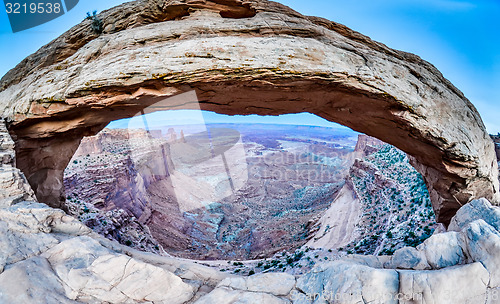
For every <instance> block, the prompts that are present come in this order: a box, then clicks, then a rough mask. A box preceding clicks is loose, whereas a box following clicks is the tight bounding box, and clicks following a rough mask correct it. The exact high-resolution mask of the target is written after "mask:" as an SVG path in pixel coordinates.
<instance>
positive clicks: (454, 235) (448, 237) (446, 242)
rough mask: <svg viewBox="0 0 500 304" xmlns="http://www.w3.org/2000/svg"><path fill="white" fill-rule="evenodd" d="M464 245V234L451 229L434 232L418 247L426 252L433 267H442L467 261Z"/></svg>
mask: <svg viewBox="0 0 500 304" xmlns="http://www.w3.org/2000/svg"><path fill="white" fill-rule="evenodd" d="M462 246H463V238H462V234H460V233H458V232H454V231H450V232H445V233H438V234H433V235H432V236H431V237H430V238H428V239H427V240H425V241H424V242H423V243H422V244H420V245H419V246H418V247H417V249H418V250H419V251H420V252H422V253H423V254H424V256H425V259H426V260H427V263H428V264H429V265H430V266H431V267H432V268H433V269H441V268H444V267H448V266H455V265H458V264H464V263H465V261H466V257H465V254H464V252H463V249H462Z"/></svg>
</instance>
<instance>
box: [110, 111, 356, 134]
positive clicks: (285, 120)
mask: <svg viewBox="0 0 500 304" xmlns="http://www.w3.org/2000/svg"><path fill="white" fill-rule="evenodd" d="M143 117H145V120H146V123H147V125H148V128H149V129H151V130H152V129H155V128H164V127H174V126H177V127H178V126H201V125H209V124H260V125H283V126H286V125H289V126H303V127H320V128H331V129H335V130H339V131H348V132H353V133H359V132H357V131H354V130H352V129H350V128H349V127H346V126H343V125H341V124H339V123H336V122H331V121H328V120H326V119H324V118H321V117H319V116H317V115H314V114H311V113H295V114H283V115H277V116H271V115H266V116H263V115H255V114H252V115H225V114H219V113H215V112H210V111H204V110H168V111H158V112H153V113H149V114H145V115H144V116H143V115H140V116H135V117H131V118H123V119H119V120H115V121H112V122H110V123H109V124H108V125H107V126H106V128H108V129H131V128H132V129H136V128H143V129H144V118H143Z"/></svg>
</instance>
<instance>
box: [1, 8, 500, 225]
mask: <svg viewBox="0 0 500 304" xmlns="http://www.w3.org/2000/svg"><path fill="white" fill-rule="evenodd" d="M99 18H101V19H102V20H103V21H104V29H105V30H104V33H103V34H102V35H100V36H98V35H97V34H95V33H93V32H92V30H91V27H90V21H88V20H86V21H83V22H82V23H81V24H79V25H77V26H75V27H73V28H72V29H70V30H69V31H68V32H66V33H65V34H63V35H62V36H61V37H59V38H57V39H56V40H54V41H52V42H51V43H49V44H48V45H46V46H44V47H42V48H41V49H40V50H39V51H38V52H36V53H35V54H33V55H31V56H29V57H28V58H26V59H25V60H24V61H23V62H21V63H20V64H19V65H18V66H17V67H16V68H14V69H13V70H11V71H9V73H7V74H6V75H5V76H4V77H3V78H2V80H1V81H0V104H1V105H2V109H3V112H2V116H3V117H4V118H5V119H6V120H7V121H8V123H9V130H10V132H11V134H12V135H13V137H14V140H15V141H16V152H17V166H18V167H19V168H20V169H21V170H22V171H23V172H24V173H25V175H26V177H27V178H28V180H29V182H30V184H31V186H32V187H33V188H34V190H35V193H36V195H37V197H38V199H39V200H40V201H42V202H46V203H48V204H49V205H51V206H54V207H60V206H61V201H62V200H63V197H62V194H63V189H62V182H61V180H62V172H63V170H64V168H65V167H66V165H67V163H68V161H69V160H70V158H71V155H72V154H73V153H74V151H75V150H76V148H77V146H78V143H79V141H80V140H81V138H82V136H85V135H90V134H94V133H96V132H98V131H99V130H100V129H102V128H103V127H104V126H105V125H106V124H107V123H108V122H109V121H112V120H115V119H118V118H123V117H128V116H131V115H134V114H135V113H137V112H138V111H140V110H141V109H142V108H144V107H146V106H149V105H150V104H152V103H154V102H155V101H157V100H158V99H159V98H163V97H166V96H174V95H177V94H179V93H183V92H186V91H189V90H192V89H194V90H196V92H197V95H198V97H199V99H200V104H201V107H202V109H205V110H212V111H215V112H219V113H224V114H263V115H277V114H284V113H296V112H311V113H314V114H317V115H319V116H322V117H324V118H326V119H328V120H331V121H335V122H338V123H341V124H343V125H346V126H348V127H351V128H352V129H354V130H357V131H360V132H363V133H366V134H368V135H371V136H374V137H377V138H379V139H382V140H384V141H386V142H388V143H390V144H393V145H395V146H397V147H399V148H400V149H402V150H403V151H405V152H407V153H408V154H409V155H411V156H412V157H413V163H414V165H415V167H416V168H417V169H418V170H419V171H420V172H421V173H422V174H423V175H424V178H425V180H426V183H427V185H428V188H429V191H430V193H431V199H432V202H433V206H434V209H435V212H436V214H437V216H438V220H439V221H440V222H442V223H445V224H447V223H448V222H449V220H450V218H451V217H452V216H453V215H454V214H455V212H456V210H457V209H458V208H459V207H460V206H461V205H463V204H466V203H468V202H469V201H470V200H471V199H473V198H478V197H486V198H488V199H490V200H493V201H494V202H496V201H497V193H498V178H497V175H498V171H497V163H496V158H495V152H494V148H493V143H492V142H491V140H490V138H489V136H488V134H487V132H486V130H485V127H484V125H483V122H482V120H481V118H480V116H479V114H478V112H477V111H476V109H475V108H474V106H473V105H472V104H471V103H470V102H469V101H468V100H467V99H466V98H465V97H464V96H463V94H462V93H461V92H460V91H459V90H458V89H456V88H455V87H454V86H453V85H452V84H451V83H450V82H449V81H447V80H446V79H445V78H444V77H443V76H442V75H441V74H440V73H439V71H438V70H437V69H436V68H435V67H433V66H432V65H431V64H429V63H428V62H426V61H424V60H422V59H420V58H419V57H418V56H415V55H413V54H408V53H404V52H400V51H395V50H392V49H390V48H388V47H386V46H385V45H383V44H381V43H377V42H374V41H372V40H370V39H369V38H368V37H366V36H363V35H361V34H359V33H356V32H354V31H352V30H350V29H348V28H346V27H344V26H342V25H340V24H337V23H334V22H331V21H328V20H324V19H321V18H317V17H307V16H302V15H300V14H299V13H297V12H295V11H293V10H291V9H289V8H287V7H285V6H283V5H280V4H278V3H274V2H268V1H265V0H250V1H239V0H212V1H208V0H203V1H194V0H193V1H191V0H142V1H136V2H131V3H126V4H123V5H121V6H119V7H117V8H114V9H111V10H108V11H105V12H103V13H101V14H99ZM173 108H175V107H173Z"/></svg>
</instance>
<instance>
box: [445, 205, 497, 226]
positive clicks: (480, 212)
mask: <svg viewBox="0 0 500 304" xmlns="http://www.w3.org/2000/svg"><path fill="white" fill-rule="evenodd" d="M478 219H483V220H484V221H485V222H486V223H488V224H489V225H491V226H493V227H494V228H495V229H496V230H499V229H500V208H499V207H495V206H492V205H491V203H490V202H489V201H488V200H487V199H485V198H481V199H477V200H473V201H471V202H470V203H468V204H466V205H464V206H463V207H462V208H460V209H459V210H458V212H457V214H456V215H455V216H454V217H453V218H452V219H451V222H450V226H449V227H448V230H450V231H461V230H462V229H464V228H465V227H466V226H467V225H468V224H470V223H471V222H474V221H475V220H478Z"/></svg>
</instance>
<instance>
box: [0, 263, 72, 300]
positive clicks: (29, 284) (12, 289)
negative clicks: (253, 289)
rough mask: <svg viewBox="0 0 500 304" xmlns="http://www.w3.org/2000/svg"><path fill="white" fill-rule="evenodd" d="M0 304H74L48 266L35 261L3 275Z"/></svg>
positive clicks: (0, 275)
mask: <svg viewBox="0 0 500 304" xmlns="http://www.w3.org/2000/svg"><path fill="white" fill-rule="evenodd" d="M0 303H23V304H40V303H44V304H70V303H72V304H74V303H77V302H75V301H73V300H70V299H68V298H67V297H66V294H65V290H64V287H63V283H62V282H61V280H60V279H59V278H58V277H57V276H56V275H55V274H54V272H53V271H52V268H51V266H50V264H49V262H48V261H47V260H46V259H44V258H41V257H33V258H29V259H27V260H24V261H22V262H19V263H16V264H15V265H13V266H11V267H8V268H7V269H5V271H4V272H3V273H1V274H0Z"/></svg>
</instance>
